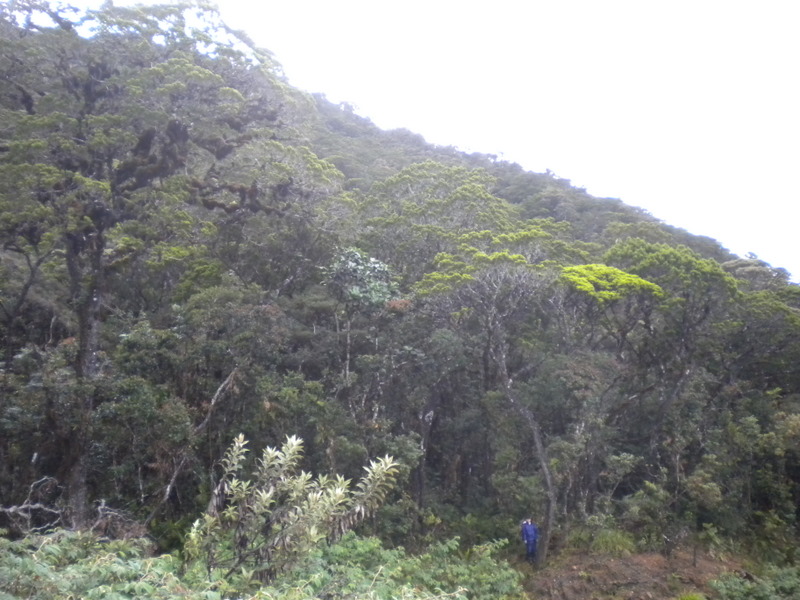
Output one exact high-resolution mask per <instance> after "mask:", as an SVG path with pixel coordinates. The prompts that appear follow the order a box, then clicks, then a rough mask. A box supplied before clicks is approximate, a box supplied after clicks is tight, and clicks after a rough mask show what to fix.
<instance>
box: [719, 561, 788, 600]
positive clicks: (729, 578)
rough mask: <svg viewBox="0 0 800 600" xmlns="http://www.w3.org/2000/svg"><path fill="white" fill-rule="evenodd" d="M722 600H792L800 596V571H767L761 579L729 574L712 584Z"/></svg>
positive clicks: (773, 569) (772, 569) (786, 569)
mask: <svg viewBox="0 0 800 600" xmlns="http://www.w3.org/2000/svg"><path fill="white" fill-rule="evenodd" d="M711 587H713V588H714V591H715V592H716V593H717V594H719V597H720V598H721V599H722V600H790V599H792V598H797V597H798V595H800V569H798V568H797V567H787V568H782V569H778V568H771V569H767V570H766V572H764V573H763V574H762V575H761V576H759V577H753V576H752V575H749V574H747V576H746V577H744V576H742V575H739V574H729V575H725V576H723V577H721V578H720V579H718V580H716V581H713V582H711Z"/></svg>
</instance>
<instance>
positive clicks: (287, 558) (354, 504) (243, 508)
mask: <svg viewBox="0 0 800 600" xmlns="http://www.w3.org/2000/svg"><path fill="white" fill-rule="evenodd" d="M246 445H247V442H246V440H245V439H244V436H241V435H240V436H239V437H237V438H236V439H235V440H234V442H233V444H232V445H231V446H230V448H229V449H228V451H227V452H226V454H225V456H224V458H223V459H222V461H221V466H222V475H221V478H220V481H219V483H218V484H217V486H216V488H215V490H214V493H213V495H212V498H211V500H210V504H209V511H208V512H207V513H206V514H205V515H204V516H203V517H202V518H201V519H198V520H197V521H196V522H195V524H194V526H193V527H192V530H191V532H190V533H189V535H188V538H187V543H186V554H187V556H188V557H189V558H190V560H192V561H196V562H197V563H198V564H199V565H201V566H202V567H203V568H204V569H205V570H206V571H207V572H208V574H209V576H212V577H216V576H217V574H218V575H219V576H225V577H228V578H230V577H235V579H236V580H241V581H242V583H243V584H244V583H246V582H247V581H249V580H250V579H251V578H255V579H256V580H259V581H264V580H269V579H272V578H274V577H275V576H276V575H277V574H278V573H281V572H285V571H287V570H290V569H291V568H293V567H294V566H295V565H296V564H297V563H298V562H299V561H300V560H302V559H303V558H304V557H305V556H306V555H307V554H308V553H309V552H310V551H311V549H312V548H314V547H315V546H317V545H319V544H320V543H321V542H323V541H324V540H326V539H328V540H330V539H336V538H337V537H339V536H341V535H342V534H343V533H345V532H346V531H348V530H349V529H351V528H352V527H354V526H355V525H356V524H358V523H359V522H361V521H362V520H364V519H365V518H367V517H369V516H370V515H372V514H374V512H375V511H376V510H377V508H378V507H379V506H380V504H382V503H383V501H384V500H385V498H386V494H387V493H388V491H389V489H390V488H391V487H392V485H393V482H394V478H395V475H396V471H397V467H396V464H395V462H394V460H393V459H391V458H390V457H388V456H387V457H384V458H381V459H378V460H375V461H372V462H371V463H370V465H369V466H368V467H366V474H365V475H364V476H363V477H362V478H361V480H360V481H359V482H358V483H357V484H356V487H355V489H354V490H350V489H349V484H350V482H349V481H347V480H345V479H344V478H342V477H341V476H339V475H337V476H333V477H330V476H326V475H320V476H318V477H316V478H313V477H312V476H311V474H310V473H306V472H302V471H301V472H299V473H298V472H297V469H298V465H299V462H300V459H301V457H302V452H303V443H302V441H301V440H300V439H299V438H296V437H289V438H287V440H286V442H285V443H284V444H283V446H282V447H281V448H280V449H276V448H271V447H269V446H268V447H266V448H265V449H264V451H263V452H262V454H261V458H260V459H259V460H258V462H257V465H256V468H255V470H254V472H253V478H252V479H240V478H239V477H238V473H239V472H240V471H241V470H242V469H243V467H244V465H245V457H246V454H247V448H246Z"/></svg>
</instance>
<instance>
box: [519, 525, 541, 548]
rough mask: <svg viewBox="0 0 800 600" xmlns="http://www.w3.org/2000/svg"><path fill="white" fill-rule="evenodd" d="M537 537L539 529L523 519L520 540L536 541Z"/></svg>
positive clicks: (526, 541)
mask: <svg viewBox="0 0 800 600" xmlns="http://www.w3.org/2000/svg"><path fill="white" fill-rule="evenodd" d="M538 539H539V530H538V529H537V528H536V525H534V524H533V523H528V522H527V521H525V522H524V523H523V524H522V541H523V542H525V543H526V544H528V543H530V542H534V543H535V542H536V541H537V540H538Z"/></svg>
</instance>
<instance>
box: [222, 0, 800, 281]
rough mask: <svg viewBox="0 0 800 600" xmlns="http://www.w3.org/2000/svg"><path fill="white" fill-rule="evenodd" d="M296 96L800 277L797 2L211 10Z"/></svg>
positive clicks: (317, 5)
mask: <svg viewBox="0 0 800 600" xmlns="http://www.w3.org/2000/svg"><path fill="white" fill-rule="evenodd" d="M219 6H220V11H221V13H222V15H223V18H224V19H225V21H226V22H228V23H229V24H230V25H232V26H234V27H238V28H241V29H244V30H245V31H247V32H248V34H249V35H250V36H251V37H252V38H253V39H254V40H255V41H256V42H257V43H258V44H259V45H260V46H263V47H265V48H268V49H270V50H272V52H273V53H274V54H275V56H276V58H277V60H278V62H279V63H281V64H282V65H283V67H284V70H285V72H286V74H287V76H288V78H289V80H290V82H291V83H293V84H294V85H296V86H298V87H301V88H303V89H306V90H308V91H312V92H322V93H324V94H325V95H326V96H327V97H328V98H329V99H330V100H333V101H337V102H338V101H347V102H349V103H351V104H353V105H354V106H355V107H356V109H357V112H358V113H359V114H362V115H364V116H366V117H369V118H370V119H371V120H372V121H373V122H374V123H376V124H377V125H378V126H380V127H382V128H395V127H405V128H408V129H410V130H412V131H414V132H417V133H420V134H422V135H423V136H424V137H425V139H426V140H428V141H429V142H433V143H436V144H442V145H454V146H457V147H459V148H461V149H464V150H468V151H478V152H485V153H491V154H498V155H500V156H502V157H504V158H505V159H507V160H511V161H514V162H518V163H520V164H521V165H522V166H524V167H525V168H527V169H530V170H533V171H544V170H546V169H550V170H551V171H553V172H555V173H556V174H557V175H558V176H560V177H564V178H567V179H570V180H571V181H572V182H573V183H574V184H575V185H578V186H581V187H585V188H586V189H587V191H588V192H589V193H591V194H593V195H595V196H600V197H615V198H621V199H622V200H623V201H624V202H626V203H628V204H632V205H635V206H641V207H643V208H645V209H647V210H648V211H649V212H650V213H651V214H653V215H654V216H656V217H658V218H660V219H662V220H664V221H666V222H668V223H670V224H672V225H676V226H678V227H683V228H685V229H687V230H689V231H691V232H692V233H697V234H701V235H708V236H710V237H713V238H716V239H717V240H719V241H720V242H721V243H722V244H723V245H724V246H726V247H727V248H729V249H731V250H732V251H734V252H736V253H739V254H742V255H743V254H745V253H747V252H753V253H755V254H757V255H758V256H759V257H760V258H762V259H764V260H766V261H767V262H769V263H771V264H772V265H773V266H776V267H784V268H786V269H788V270H789V271H790V272H792V274H793V276H794V279H795V280H797V279H798V278H800V253H798V251H797V250H798V242H797V240H798V237H799V236H798V233H797V230H798V225H800V224H799V223H798V221H800V193H799V192H798V181H797V179H798V169H799V168H800V1H798V0H758V1H756V0H747V1H743V0H669V1H666V0H661V1H655V0H492V1H491V2H488V1H486V0H484V1H483V2H475V1H471V0H403V1H402V2H401V1H387V0H338V1H334V0H280V1H277V0H276V1H269V0H261V1H253V0H219Z"/></svg>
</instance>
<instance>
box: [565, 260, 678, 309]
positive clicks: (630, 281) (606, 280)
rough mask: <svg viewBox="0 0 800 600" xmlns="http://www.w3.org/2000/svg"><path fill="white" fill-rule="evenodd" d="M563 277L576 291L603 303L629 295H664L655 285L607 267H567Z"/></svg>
mask: <svg viewBox="0 0 800 600" xmlns="http://www.w3.org/2000/svg"><path fill="white" fill-rule="evenodd" d="M561 277H562V278H563V279H564V280H565V281H566V282H567V283H568V284H569V285H570V286H572V287H574V288H575V289H576V290H578V291H580V292H583V293H585V294H588V295H589V296H591V297H592V298H595V299H596V300H597V301H598V302H601V303H602V302H610V301H613V300H619V299H620V298H622V297H623V296H625V295H627V294H636V293H647V294H653V295H654V296H661V295H663V292H662V291H661V288H660V287H659V286H657V285H655V284H654V283H650V282H649V281H645V280H644V279H642V278H641V277H637V276H636V275H632V274H630V273H626V272H625V271H621V270H620V269H617V268H614V267H609V266H607V265H596V264H595V265H580V266H575V267H565V268H564V271H563V273H562V275H561Z"/></svg>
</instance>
